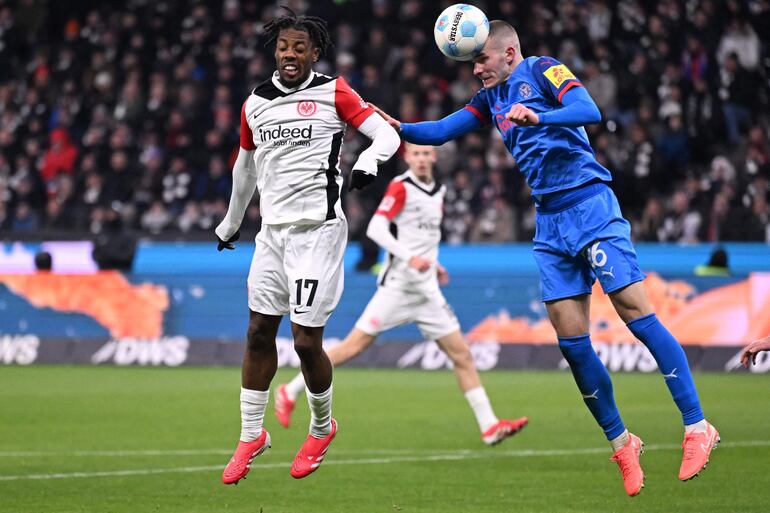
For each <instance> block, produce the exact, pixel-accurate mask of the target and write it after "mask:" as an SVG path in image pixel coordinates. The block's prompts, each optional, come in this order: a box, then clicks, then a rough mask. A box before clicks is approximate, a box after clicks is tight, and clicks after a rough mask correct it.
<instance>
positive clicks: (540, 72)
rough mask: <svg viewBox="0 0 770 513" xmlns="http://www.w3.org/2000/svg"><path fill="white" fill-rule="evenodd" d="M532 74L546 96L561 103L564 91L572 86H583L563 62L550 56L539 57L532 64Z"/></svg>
mask: <svg viewBox="0 0 770 513" xmlns="http://www.w3.org/2000/svg"><path fill="white" fill-rule="evenodd" d="M532 74H533V75H534V76H535V79H536V80H537V82H538V84H540V86H541V87H542V88H543V92H544V93H546V96H550V97H552V98H553V99H554V100H556V101H557V102H559V103H561V99H562V97H564V93H566V92H567V91H569V90H570V89H572V88H573V87H583V84H581V83H580V80H578V79H577V77H576V76H575V75H574V74H573V73H572V72H571V71H570V69H569V68H568V67H567V66H565V65H564V64H562V63H560V62H559V61H557V60H556V59H554V58H552V57H540V58H539V59H537V60H536V61H535V64H534V65H533V66H532Z"/></svg>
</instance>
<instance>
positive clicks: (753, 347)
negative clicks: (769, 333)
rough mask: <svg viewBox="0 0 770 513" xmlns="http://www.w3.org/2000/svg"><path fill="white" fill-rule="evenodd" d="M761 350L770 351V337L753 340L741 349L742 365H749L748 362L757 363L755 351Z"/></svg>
mask: <svg viewBox="0 0 770 513" xmlns="http://www.w3.org/2000/svg"><path fill="white" fill-rule="evenodd" d="M761 351H770V337H765V338H762V339H759V340H755V341H754V342H752V343H751V344H749V345H748V346H746V347H745V348H744V349H743V354H742V355H741V363H742V364H743V366H744V367H746V368H748V367H749V362H751V363H753V364H756V363H757V353H759V352H761Z"/></svg>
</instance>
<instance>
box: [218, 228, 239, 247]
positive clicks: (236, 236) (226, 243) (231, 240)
mask: <svg viewBox="0 0 770 513" xmlns="http://www.w3.org/2000/svg"><path fill="white" fill-rule="evenodd" d="M240 238H241V231H240V230H238V231H237V232H235V233H234V234H233V236H232V237H230V238H229V239H227V240H222V239H220V238H219V235H217V251H222V250H223V249H235V244H234V242H235V241H237V240H238V239H240Z"/></svg>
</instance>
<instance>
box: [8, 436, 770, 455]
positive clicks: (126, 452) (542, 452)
mask: <svg viewBox="0 0 770 513" xmlns="http://www.w3.org/2000/svg"><path fill="white" fill-rule="evenodd" d="M765 446H770V440H745V441H729V442H724V443H722V444H720V447H765ZM680 447H681V446H680V445H677V444H657V445H646V446H645V449H646V450H663V449H679V448H680ZM565 450H566V451H569V452H567V453H566V454H567V455H570V454H580V452H579V451H588V453H589V454H590V453H593V452H596V449H594V448H589V449H551V450H549V449H538V450H537V455H539V456H548V455H553V456H561V455H562V454H564V451H565ZM490 451H495V452H496V454H497V455H501V454H505V455H508V456H514V455H521V454H522V453H526V450H515V451H514V453H515V454H513V453H510V451H509V452H506V451H501V450H499V449H490V448H487V449H459V450H454V451H453V450H442V449H336V450H335V451H334V452H335V453H336V454H383V455H398V454H402V455H411V454H427V455H431V454H447V453H451V454H474V453H477V452H478V453H480V454H483V455H489V454H491V453H490ZM575 451H578V452H575ZM232 452H233V450H232V449H138V450H111V451H95V450H78V451H59V452H57V451H0V458H42V457H46V456H52V457H58V456H67V457H113V456H114V457H120V458H125V457H130V456H204V455H207V454H212V455H220V454H223V455H230V454H232ZM295 452H296V451H276V450H270V454H276V455H280V454H295Z"/></svg>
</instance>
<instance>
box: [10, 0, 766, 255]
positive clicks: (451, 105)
mask: <svg viewBox="0 0 770 513" xmlns="http://www.w3.org/2000/svg"><path fill="white" fill-rule="evenodd" d="M451 3H453V2H447V1H445V2H435V1H417V0H401V1H395V0H321V1H316V0H312V1H311V0H307V1H303V0H285V1H281V2H277V3H276V2H272V1H265V0H220V1H213V0H212V1H194V0H185V1H182V0H126V1H125V2H97V1H76V0H73V1H66V2H48V1H45V0H0V231H1V232H2V233H4V234H5V235H4V236H5V237H9V236H10V237H15V236H29V235H32V236H34V234H36V233H41V232H57V233H68V234H73V236H94V237H96V236H98V235H99V234H103V233H105V232H109V231H134V232H136V233H138V234H152V235H163V236H168V237H186V238H195V237H213V235H212V230H213V228H214V226H215V225H216V224H217V223H218V222H219V220H220V219H221V218H222V217H223V216H224V213H225V211H226V209H227V202H228V198H229V195H230V188H231V179H230V172H231V171H230V170H231V166H232V163H233V160H234V156H235V154H236V152H237V145H238V127H239V114H240V107H241V104H242V102H243V100H244V99H245V98H246V96H247V95H248V94H249V93H250V91H251V90H252V89H253V88H254V86H256V85H257V84H258V83H259V82H261V81H263V80H265V79H267V78H268V77H270V75H271V74H272V71H273V70H274V60H273V57H272V49H271V48H265V47H264V38H263V37H262V24H263V23H264V22H265V21H266V20H268V19H270V18H271V17H273V15H275V14H276V13H277V12H279V11H276V5H277V4H281V5H288V6H290V7H291V8H293V9H294V10H295V11H296V12H298V13H306V14H313V15H318V16H321V17H323V18H325V19H326V20H328V22H329V26H330V29H331V30H330V32H331V34H332V39H333V42H334V47H333V48H332V49H331V51H330V53H329V55H327V56H326V57H325V58H323V59H322V60H321V62H320V63H319V64H318V66H317V68H316V70H317V71H320V72H324V73H328V74H340V75H343V76H344V77H345V78H346V79H347V80H348V81H349V82H350V84H351V85H352V86H353V87H354V88H355V89H356V90H358V91H359V92H360V93H361V95H362V96H363V97H364V98H365V99H366V100H368V101H371V102H372V103H375V104H377V105H379V106H380V107H382V108H383V109H384V110H385V111H387V112H389V113H390V114H392V115H394V116H395V117H398V118H399V119H401V120H402V121H420V120H432V119H437V118H440V117H442V116H445V115H447V114H449V113H451V112H452V111H454V110H456V109H459V108H462V107H463V106H464V105H465V103H466V101H467V100H468V99H469V98H470V97H471V96H472V95H473V94H474V92H475V91H476V90H478V88H479V87H480V83H479V81H478V80H477V79H476V78H475V77H474V76H473V74H472V65H471V64H468V63H456V62H452V61H449V60H447V59H445V58H443V57H442V56H441V55H440V53H439V52H438V50H437V49H436V48H435V45H434V42H433V22H434V20H435V18H436V16H437V15H438V13H439V12H440V11H441V10H442V9H443V8H444V7H446V6H447V5H449V4H451ZM473 3H474V4H475V5H478V6H479V7H481V8H482V9H483V10H484V11H485V12H486V13H487V15H488V16H489V18H490V19H504V20H507V21H509V22H510V23H512V24H513V25H514V26H515V27H516V28H517V29H518V31H519V35H520V38H521V41H522V50H523V53H524V55H525V56H528V55H551V56H553V57H556V58H557V59H559V60H560V61H562V62H564V63H565V64H567V65H568V66H569V68H570V69H571V70H572V71H573V72H574V73H575V74H576V75H577V76H578V77H579V78H581V79H582V81H583V83H584V84H585V86H586V88H587V89H588V91H589V92H590V94H591V95H592V96H593V98H594V99H595V101H596V103H597V104H598V106H599V107H600V109H601V111H602V114H603V121H602V123H601V124H598V125H594V126H590V127H586V128H587V130H588V133H589V136H590V138H591V141H592V144H593V146H594V148H595V151H596V154H597V157H598V159H599V160H600V162H601V163H603V164H604V165H605V166H607V167H608V168H609V169H610V170H611V171H612V172H613V175H614V182H613V187H614V189H615V191H616V193H617V195H618V197H619V200H620V203H621V205H622V207H623V210H624V213H625V215H626V217H627V218H628V219H629V220H630V221H631V222H632V224H633V237H634V238H635V239H636V240H643V241H674V242H686V243H689V242H698V241H718V240H719V241H724V240H751V241H767V242H770V206H768V202H769V201H770V143H769V142H768V140H769V138H770V132H769V130H770V108H769V107H770V99H769V94H768V90H769V84H770V0H743V1H738V0H725V1H716V0H713V1H712V0H681V1H675V0H660V1H640V0H620V1H617V2H614V1H613V2H611V1H607V0H586V1H576V0H557V1H538V0H533V1H528V2H516V1H513V0H502V1H495V2H491V1H481V0H479V1H475V2H473ZM366 144H368V140H366V139H364V138H362V136H361V135H360V134H357V133H356V132H355V131H354V130H352V129H351V130H348V132H347V134H346V141H345V145H344V152H343V159H342V168H343V172H345V173H347V172H348V171H349V169H350V165H351V164H352V162H353V161H354V159H355V156H356V155H357V153H358V152H359V151H360V150H361V148H362V146H364V145H366ZM437 167H438V176H439V177H440V178H441V180H442V181H443V182H444V183H446V184H447V187H448V195H447V202H446V208H445V220H444V226H443V228H444V232H445V240H446V241H447V242H450V243H462V242H465V241H513V240H519V241H526V240H530V239H531V238H532V236H533V230H534V209H533V204H532V201H531V199H530V198H529V191H528V189H527V186H526V184H525V183H524V182H523V180H522V178H521V176H520V174H519V173H518V171H517V170H516V163H515V162H514V161H513V160H512V159H511V157H510V155H509V154H508V153H507V152H506V150H505V148H504V147H503V145H502V143H501V140H500V137H499V135H498V134H497V132H496V131H495V130H494V129H493V128H491V127H489V128H487V129H484V130H482V131H479V132H476V133H472V134H468V135H467V136H465V137H464V138H462V139H460V140H457V141H454V142H450V143H447V144H445V145H444V146H442V147H440V148H439V162H438V165H437ZM403 169H404V165H403V163H402V162H400V161H399V159H394V160H393V161H392V162H391V163H389V164H388V165H387V166H385V168H384V169H383V170H382V177H381V178H380V180H379V181H378V182H377V184H376V186H375V187H374V188H372V189H371V190H369V191H366V192H364V193H354V194H348V195H347V196H346V197H345V198H344V200H345V208H346V211H347V213H348V219H349V221H350V225H351V234H352V236H353V238H360V237H363V235H362V234H363V232H364V231H365V226H366V223H367V221H368V216H370V215H371V214H372V212H373V211H374V209H375V207H376V205H377V203H378V201H379V197H380V196H381V194H382V192H383V190H384V188H385V186H386V184H387V181H388V179H389V178H390V177H392V176H394V175H395V174H397V173H399V172H401V171H403ZM259 223H260V215H259V207H258V203H257V202H256V201H255V202H253V203H252V205H251V207H250V208H249V209H248V212H247V214H246V219H245V220H244V229H245V231H246V232H249V231H251V232H255V231H256V230H257V229H258V228H259ZM9 234H10V235H9Z"/></svg>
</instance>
